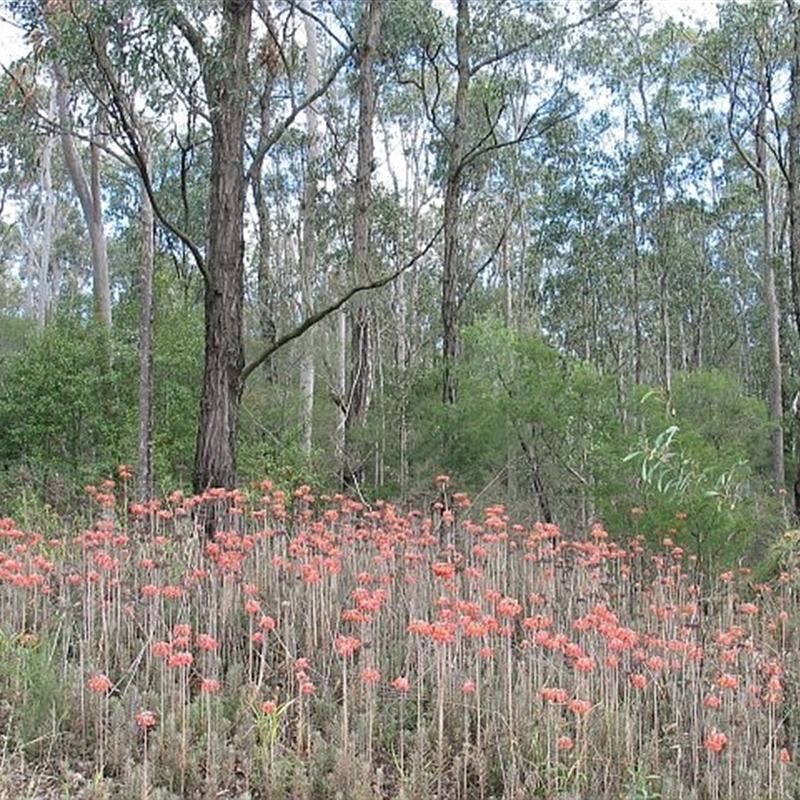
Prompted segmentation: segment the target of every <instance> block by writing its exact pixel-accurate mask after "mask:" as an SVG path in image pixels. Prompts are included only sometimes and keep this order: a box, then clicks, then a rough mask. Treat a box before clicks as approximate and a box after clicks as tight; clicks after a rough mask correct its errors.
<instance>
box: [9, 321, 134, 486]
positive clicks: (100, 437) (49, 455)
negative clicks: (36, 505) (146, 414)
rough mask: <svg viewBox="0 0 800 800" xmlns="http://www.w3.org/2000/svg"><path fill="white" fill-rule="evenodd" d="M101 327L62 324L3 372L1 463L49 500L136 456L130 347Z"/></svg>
mask: <svg viewBox="0 0 800 800" xmlns="http://www.w3.org/2000/svg"><path fill="white" fill-rule="evenodd" d="M110 348H111V344H110V343H109V342H108V341H107V340H106V338H105V336H104V334H103V333H102V331H100V330H97V329H95V328H93V327H86V326H81V325H79V324H77V323H72V322H62V323H60V324H58V325H55V326H54V327H52V328H48V329H47V330H46V331H45V332H44V333H43V334H42V335H41V336H39V337H37V338H36V339H34V340H32V341H31V342H30V343H29V345H28V347H27V348H26V350H25V352H24V353H23V354H20V355H18V356H16V357H15V358H13V359H11V360H10V361H9V362H8V365H7V368H6V369H5V370H4V371H3V373H2V374H1V375H0V462H1V463H2V465H3V467H4V469H5V471H6V476H7V481H6V482H8V479H9V478H10V479H11V486H8V485H7V486H6V490H7V491H14V488H15V487H14V483H15V482H16V481H17V480H19V479H22V480H24V481H25V483H26V484H28V485H32V486H34V487H36V488H37V489H38V490H39V491H41V493H42V496H43V497H44V498H45V499H46V500H47V501H48V502H50V501H57V500H59V499H61V500H63V499H65V498H63V497H59V493H60V492H71V491H72V490H73V487H74V486H75V485H76V484H78V485H80V483H82V482H83V481H86V480H93V479H96V478H97V475H98V474H104V473H107V472H111V471H112V470H113V469H114V467H115V466H116V465H117V464H119V463H121V462H122V461H123V460H125V458H126V456H129V455H130V452H129V450H128V449H127V447H126V444H127V443H126V439H127V435H128V434H129V431H130V429H131V425H132V423H133V421H134V419H135V416H134V414H135V408H136V403H135V394H134V393H135V386H136V383H135V380H134V381H131V377H132V376H131V359H132V351H130V349H128V348H117V350H116V352H114V353H113V354H112V353H111V350H110Z"/></svg>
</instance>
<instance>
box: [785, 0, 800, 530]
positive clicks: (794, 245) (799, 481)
mask: <svg viewBox="0 0 800 800" xmlns="http://www.w3.org/2000/svg"><path fill="white" fill-rule="evenodd" d="M786 7H787V10H788V12H789V17H790V22H791V29H792V53H791V80H790V82H789V86H790V104H791V110H790V114H789V125H788V151H789V226H790V227H789V259H790V273H791V280H792V306H793V309H794V321H795V327H796V328H797V331H798V333H800V6H798V4H797V3H796V2H795V0H786ZM797 423H798V424H797V430H798V433H797V434H796V436H798V437H800V414H798V419H797ZM794 513H795V516H796V517H797V518H798V519H800V461H798V465H797V472H796V475H795V479H794Z"/></svg>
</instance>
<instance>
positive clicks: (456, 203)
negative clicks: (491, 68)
mask: <svg viewBox="0 0 800 800" xmlns="http://www.w3.org/2000/svg"><path fill="white" fill-rule="evenodd" d="M469 41H470V9H469V0H458V10H457V18H456V69H457V71H458V79H457V82H456V97H455V105H454V108H453V129H452V133H451V135H450V141H449V142H448V143H447V145H448V153H447V178H446V182H445V192H444V261H443V265H442V401H443V402H444V403H445V405H454V404H455V402H456V379H455V373H454V366H455V360H456V356H457V354H458V272H459V261H460V258H459V239H460V220H461V205H462V200H463V193H464V190H463V183H462V172H463V167H464V163H463V162H464V153H465V147H466V136H467V99H468V97H469V85H470V47H469Z"/></svg>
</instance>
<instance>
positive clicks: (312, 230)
mask: <svg viewBox="0 0 800 800" xmlns="http://www.w3.org/2000/svg"><path fill="white" fill-rule="evenodd" d="M300 7H301V9H302V10H303V11H304V12H305V17H304V20H305V32H306V96H307V97H311V96H313V95H314V94H315V93H316V92H317V90H318V89H319V59H318V57H317V28H316V22H315V21H314V19H313V17H312V16H311V3H310V2H309V0H302V2H301V4H300ZM306 127H307V130H308V153H307V164H306V175H305V184H304V186H303V205H302V209H301V225H302V234H301V236H302V240H301V245H300V250H301V259H300V262H301V263H300V269H301V273H302V276H303V279H302V285H303V313H304V314H308V313H310V312H311V310H312V308H313V305H314V295H315V292H314V284H315V283H316V272H317V181H318V179H319V153H320V136H319V114H318V113H317V109H316V107H315V104H314V103H311V104H309V105H308V107H307V108H306ZM315 339H316V331H314V330H310V331H306V333H305V335H304V336H303V337H302V339H301V340H300V347H301V349H302V355H301V358H300V446H301V448H302V451H303V454H304V455H306V456H310V455H311V450H312V447H313V443H314V384H315V378H316V361H315V349H316V348H315Z"/></svg>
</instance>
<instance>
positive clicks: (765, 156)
mask: <svg viewBox="0 0 800 800" xmlns="http://www.w3.org/2000/svg"><path fill="white" fill-rule="evenodd" d="M760 78H761V79H760V83H759V95H760V99H761V103H760V107H759V113H758V120H757V122H756V165H757V166H758V171H757V172H756V177H757V180H758V188H759V190H760V192H761V206H762V213H763V223H762V245H761V262H762V273H763V276H764V300H765V303H766V306H767V335H768V337H769V416H770V423H771V425H772V480H773V483H774V484H775V489H776V491H782V490H783V488H784V485H785V482H786V474H785V466H784V441H783V377H782V366H781V340H780V309H779V307H778V293H777V290H776V288H775V210H774V207H773V202H772V180H771V179H770V171H769V152H768V150H767V138H766V137H767V135H768V132H767V97H766V92H767V89H766V82H765V76H763V75H762V76H760Z"/></svg>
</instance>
